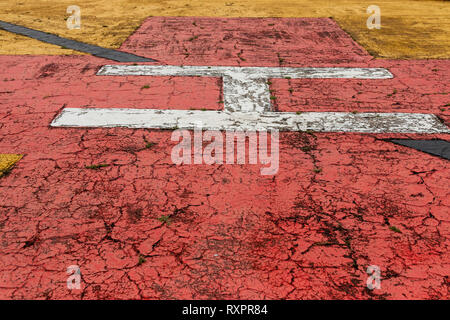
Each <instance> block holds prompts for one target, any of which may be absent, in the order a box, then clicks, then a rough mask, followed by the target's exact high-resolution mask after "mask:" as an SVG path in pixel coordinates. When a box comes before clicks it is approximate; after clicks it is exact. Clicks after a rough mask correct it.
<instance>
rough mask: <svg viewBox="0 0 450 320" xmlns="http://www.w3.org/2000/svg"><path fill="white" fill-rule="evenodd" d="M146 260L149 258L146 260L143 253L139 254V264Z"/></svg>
mask: <svg viewBox="0 0 450 320" xmlns="http://www.w3.org/2000/svg"><path fill="white" fill-rule="evenodd" d="M145 261H147V260H145V257H144V256H143V255H140V256H139V260H138V266H140V265H141V264H143V263H144V262H145Z"/></svg>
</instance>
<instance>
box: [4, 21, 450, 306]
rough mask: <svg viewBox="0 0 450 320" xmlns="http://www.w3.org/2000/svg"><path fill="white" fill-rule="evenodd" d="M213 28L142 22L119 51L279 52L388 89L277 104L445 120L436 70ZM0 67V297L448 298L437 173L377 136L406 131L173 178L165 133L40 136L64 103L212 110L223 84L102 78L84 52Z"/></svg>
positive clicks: (280, 27)
mask: <svg viewBox="0 0 450 320" xmlns="http://www.w3.org/2000/svg"><path fill="white" fill-rule="evenodd" d="M217 20H218V19H210V18H202V19H199V18H150V19H148V20H147V21H146V22H145V23H144V25H143V27H142V29H141V30H146V32H145V33H143V32H141V31H140V30H139V31H138V32H137V33H136V34H134V35H133V36H131V37H130V39H129V40H127V41H126V42H125V44H124V46H123V48H124V49H126V50H129V51H133V52H137V53H139V54H142V55H146V56H149V57H152V58H155V59H158V60H159V61H162V62H164V63H167V64H184V65H188V64H197V65H202V64H207V65H214V64H215V65H239V63H240V64H241V65H244V63H245V65H252V66H274V65H279V58H278V56H277V55H276V53H277V50H274V48H280V49H279V50H278V52H280V53H283V54H285V56H283V59H284V60H283V62H282V65H290V66H297V65H302V66H325V65H327V66H338V65H339V66H343V65H352V66H361V67H365V66H371V67H375V66H376V67H378V66H381V67H386V68H388V69H389V70H390V71H391V72H392V73H393V74H394V76H395V78H394V79H392V80H384V81H379V80H363V81H361V80H359V81H355V80H287V79H279V80H273V81H272V85H271V87H272V89H273V90H275V91H274V95H275V96H276V97H277V100H276V101H277V103H276V107H277V108H278V110H280V111H290V110H295V111H301V110H309V111H326V110H327V111H329V110H334V111H349V110H350V111H369V110H370V111H377V112H383V111H386V112H390V111H402V112H425V113H435V114H438V115H439V116H440V117H441V118H443V119H450V118H449V112H448V106H447V107H444V105H445V104H447V103H448V102H449V101H448V94H445V93H446V91H448V89H446V86H448V83H447V82H448V80H447V79H446V76H448V73H449V71H450V65H449V61H448V60H445V61H434V60H428V61H386V60H372V59H371V58H370V56H368V55H367V54H366V53H365V52H364V51H363V50H362V49H361V48H360V47H359V46H357V45H356V44H354V43H353V42H352V41H351V39H350V38H348V37H346V35H345V33H343V32H342V31H341V30H340V29H339V28H338V27H337V26H336V25H335V24H334V23H333V22H332V21H330V20H327V19H325V20H320V19H286V20H285V19H283V20H281V21H280V20H277V19H260V20H258V19H219V22H220V23H218V22H217ZM180 21H182V23H181V22H180ZM194 21H195V22H196V25H197V26H194V24H193V22H194ZM261 21H262V22H267V31H264V30H266V29H264V28H265V27H266V25H265V24H263V23H261ZM296 21H298V22H296ZM302 21H303V22H302ZM272 23H275V24H274V26H269V24H272ZM162 26H167V28H163V29H164V32H165V34H164V36H163V35H162V32H161V31H160V30H159V28H162ZM194 27H198V28H199V29H200V30H202V31H201V32H200V31H198V34H199V37H198V38H196V39H193V40H191V41H190V40H189V39H190V38H191V37H192V36H193V35H194V36H195V35H196V34H197V33H193V32H192V29H193V28H194ZM200 27H203V29H201V28H200ZM149 30H153V31H152V32H150V31H149ZM221 30H226V31H221ZM250 30H253V31H250ZM301 30H303V31H301ZM318 30H319V31H318ZM196 32H197V31H196ZM218 32H222V33H223V34H224V37H222V38H221V37H219V36H218ZM318 32H321V34H322V33H323V34H324V36H319V33H318ZM222 33H221V34H222ZM252 33H258V34H261V36H260V37H256V36H255V35H254V34H252ZM228 34H229V36H225V35H228ZM278 35H282V36H278ZM294 35H295V37H294ZM329 35H336V37H337V38H336V39H335V40H334V41H333V42H332V43H330V41H329V39H328V38H327V37H331V36H329ZM292 37H294V38H292ZM272 38H273V41H272V40H268V39H272ZM322 38H325V40H324V39H322ZM302 39H305V41H306V43H307V45H304V46H305V49H304V51H301V50H300V51H299V48H300V46H302V45H303V44H302V41H301V40H302ZM252 41H253V44H252ZM207 43H210V45H209V46H206V45H205V44H207ZM255 43H256V45H255ZM283 43H284V45H282V44H283ZM286 43H288V44H286ZM352 43H353V45H354V46H349V44H352ZM339 44H341V45H339ZM185 47H186V48H187V50H188V52H190V54H189V56H186V55H185V54H184V52H185V51H184V48H185ZM219 47H220V48H222V49H221V50H222V51H220V50H217V52H215V51H214V48H219ZM236 48H237V49H236ZM242 49H244V51H243V53H242V54H241V57H244V59H245V61H242V60H241V59H239V58H238V57H236V53H237V52H240V50H242ZM307 49H309V50H310V51H308V50H307ZM263 52H265V54H262V53H263ZM308 52H309V53H308ZM331 53H333V55H331ZM340 61H345V63H340ZM0 63H1V65H2V66H3V68H1V69H0V104H1V109H0V134H1V135H0V153H22V154H25V157H24V158H23V159H22V160H21V161H20V162H19V163H18V164H17V166H16V167H15V168H14V169H13V170H12V172H11V173H10V174H9V175H7V176H5V177H3V178H1V179H0V213H1V214H0V298H5V299H10V298H15V299H18V298H31V299H35V298H51V299H55V298H66V299H72V298H73V299H79V298H84V299H98V298H124V299H125V298H148V299H173V298H176V299H185V298H192V299H216V298H223V299H231V298H234V299H253V298H258V299H284V298H285V299H305V298H313V299H319V298H320V299H327V298H329V299H330V298H333V299H341V298H342V299H355V298H356V299H368V298H375V299H381V298H386V299H394V298H400V299H402V298H419V299H430V298H439V299H448V298H449V291H448V288H449V273H450V271H449V270H450V256H449V244H450V243H449V234H450V232H449V231H450V219H449V215H448V213H449V206H450V202H449V199H450V197H449V191H448V190H449V185H450V184H449V167H448V161H447V160H444V159H441V158H438V157H433V156H430V155H427V154H424V153H421V152H418V151H415V150H413V149H409V148H406V147H402V146H398V145H394V144H391V143H388V142H385V141H383V140H382V139H383V138H387V137H405V135H372V134H330V133H281V134H280V169H279V172H278V174H276V175H275V176H261V175H260V173H259V168H260V165H227V164H224V165H182V166H176V165H174V164H173V163H172V161H171V158H170V152H171V149H172V147H173V146H174V145H175V142H171V141H170V136H171V132H170V131H157V130H131V129H123V128H116V129H75V128H64V129H63V128H49V123H50V122H51V121H52V120H53V118H54V117H55V116H56V115H57V114H58V113H59V111H60V110H61V109H62V108H63V107H86V108H88V107H130V108H131V107H132V108H161V109H167V108H177V109H189V108H198V109H200V108H206V109H220V108H221V105H220V103H219V101H221V100H222V97H221V90H220V80H219V79H215V78H200V77H193V78H178V77H100V76H95V72H96V71H97V70H98V68H99V67H100V66H102V65H104V64H111V62H110V61H106V60H102V59H97V58H93V57H86V56H83V57H73V56H66V57H50V56H49V57H46V56H22V57H18V56H14V57H12V56H2V57H0ZM359 82H360V83H361V84H359ZM147 85H148V86H149V87H148V88H146V86H147ZM144 87H145V88H144ZM290 88H292V89H293V90H289V89H290ZM394 89H395V90H396V93H393V91H394ZM291 91H292V92H291ZM359 92H360V93H359ZM353 96H355V98H354V97H353ZM446 99H447V100H446ZM412 137H414V138H432V137H439V138H441V139H445V140H448V139H449V135H439V136H437V135H436V136H430V135H422V136H418V135H415V136H412ZM148 142H153V143H156V144H155V145H152V146H150V147H148V148H147V147H146V145H147V143H148ZM99 163H104V164H108V165H109V166H108V167H103V168H100V169H97V170H93V169H87V168H86V166H88V165H91V164H99ZM162 216H168V217H169V222H168V223H165V222H161V221H160V220H158V218H161V217H162ZM390 227H391V228H390ZM393 227H395V228H397V229H398V230H400V232H401V233H399V232H395V231H393V229H395V228H393ZM70 265H79V266H80V269H81V273H82V287H81V290H68V289H67V287H66V279H67V277H68V275H67V274H66V269H67V267H68V266H70ZM369 265H377V266H379V267H380V268H381V276H382V280H381V289H380V290H373V291H370V290H368V289H367V288H366V279H367V276H368V275H367V274H366V269H367V267H368V266H369Z"/></svg>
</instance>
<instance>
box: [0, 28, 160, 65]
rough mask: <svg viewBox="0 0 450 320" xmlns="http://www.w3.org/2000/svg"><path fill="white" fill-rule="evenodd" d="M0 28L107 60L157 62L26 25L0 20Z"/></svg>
mask: <svg viewBox="0 0 450 320" xmlns="http://www.w3.org/2000/svg"><path fill="white" fill-rule="evenodd" d="M0 29H3V30H5V31H8V32H12V33H16V34H20V35H22V36H26V37H30V38H33V39H36V40H39V41H42V42H46V43H51V44H55V45H57V46H61V47H64V48H68V49H72V50H76V51H81V52H85V53H90V54H92V55H94V56H96V57H100V58H105V59H109V60H114V61H118V62H157V61H156V60H153V59H150V58H144V57H140V56H137V55H134V54H132V53H127V52H122V51H118V50H114V49H108V48H103V47H99V46H96V45H92V44H87V43H83V42H79V41H76V40H70V39H66V38H61V37H59V36H57V35H54V34H51V33H47V32H42V31H39V30H34V29H30V28H26V27H22V26H19V25H16V24H12V23H8V22H5V21H1V20H0Z"/></svg>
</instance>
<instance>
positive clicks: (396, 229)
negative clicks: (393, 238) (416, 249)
mask: <svg viewBox="0 0 450 320" xmlns="http://www.w3.org/2000/svg"><path fill="white" fill-rule="evenodd" d="M389 230H391V231H394V232H396V233H402V232H401V231H400V229H399V228H397V227H394V226H389Z"/></svg>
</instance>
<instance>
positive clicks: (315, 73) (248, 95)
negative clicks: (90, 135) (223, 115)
mask: <svg viewBox="0 0 450 320" xmlns="http://www.w3.org/2000/svg"><path fill="white" fill-rule="evenodd" d="M97 75H100V76H177V77H180V76H191V77H192V76H201V77H222V78H223V96H224V110H226V111H231V112H237V111H242V112H252V111H254V112H266V111H270V110H271V103H270V92H269V85H268V84H267V81H268V79H269V78H287V77H289V78H292V79H299V78H320V79H326V78H345V79H389V78H392V77H393V76H392V74H391V73H390V72H389V71H388V70H386V69H383V68H273V67H222V66H183V67H181V66H152V65H135V66H132V65H106V66H103V67H102V68H101V69H100V70H99V71H98V72H97Z"/></svg>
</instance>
